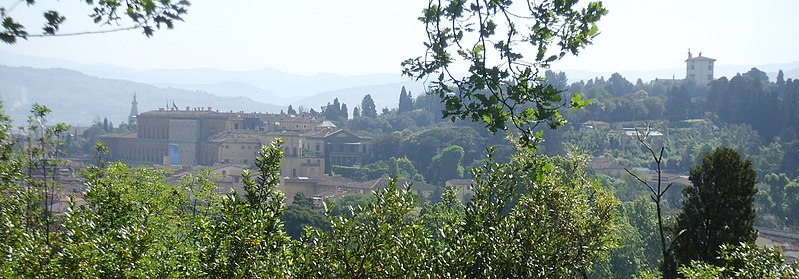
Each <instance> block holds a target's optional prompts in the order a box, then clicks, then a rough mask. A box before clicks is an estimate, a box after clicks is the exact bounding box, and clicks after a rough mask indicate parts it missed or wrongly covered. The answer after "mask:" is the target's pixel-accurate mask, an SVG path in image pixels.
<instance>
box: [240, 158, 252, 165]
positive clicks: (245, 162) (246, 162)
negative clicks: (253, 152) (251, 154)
mask: <svg viewBox="0 0 799 279" xmlns="http://www.w3.org/2000/svg"><path fill="white" fill-rule="evenodd" d="M241 162H242V163H244V164H245V165H247V164H249V163H250V160H247V159H244V160H241Z"/></svg>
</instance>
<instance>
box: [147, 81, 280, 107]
mask: <svg viewBox="0 0 799 279" xmlns="http://www.w3.org/2000/svg"><path fill="white" fill-rule="evenodd" d="M155 85H156V86H158V87H164V88H178V89H184V90H190V91H198V90H199V91H203V92H207V93H210V94H213V95H217V96H220V97H245V98H250V99H253V100H255V101H256V102H261V103H267V104H273V105H280V106H288V105H287V103H288V101H287V99H286V96H280V95H277V94H274V93H272V92H269V91H266V90H263V89H261V88H259V87H255V86H252V85H249V84H246V83H240V82H235V81H227V82H221V83H214V84H177V83H159V84H155Z"/></svg>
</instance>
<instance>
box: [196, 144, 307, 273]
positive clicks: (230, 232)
mask: <svg viewBox="0 0 799 279" xmlns="http://www.w3.org/2000/svg"><path fill="white" fill-rule="evenodd" d="M281 145H282V141H281V140H277V141H276V142H275V143H273V144H272V145H271V146H263V148H262V149H261V151H260V152H259V156H258V157H257V158H256V163H255V165H256V166H257V167H258V171H259V173H260V174H259V176H258V177H257V178H255V179H253V178H252V176H251V174H250V172H249V171H245V172H244V173H243V174H242V176H243V180H242V182H243V184H244V196H243V197H242V196H239V195H238V194H236V193H235V192H234V191H231V192H230V193H228V194H227V195H225V196H224V197H222V198H221V199H219V200H215V201H214V204H213V205H212V207H211V214H210V215H211V217H213V218H211V221H206V222H203V223H202V225H201V226H200V228H199V230H200V231H199V233H198V234H197V235H195V236H194V237H196V238H197V239H196V240H195V241H197V245H198V247H199V250H200V251H198V256H199V261H198V262H199V263H200V265H201V266H200V271H201V273H202V274H207V275H208V276H210V277H212V278H274V277H287V276H289V275H290V274H291V265H290V264H289V263H290V262H291V254H290V251H289V247H290V244H291V240H290V238H289V236H288V235H287V234H286V232H285V230H284V226H283V222H282V221H281V220H280V216H281V215H282V214H283V212H284V210H285V205H284V199H285V197H284V196H283V193H282V192H280V191H279V190H278V189H277V185H278V183H279V181H280V158H282V157H283V152H282V151H281Z"/></svg>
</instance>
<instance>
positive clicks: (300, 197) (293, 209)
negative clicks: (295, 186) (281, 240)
mask: <svg viewBox="0 0 799 279" xmlns="http://www.w3.org/2000/svg"><path fill="white" fill-rule="evenodd" d="M281 219H282V220H283V222H285V224H286V233H287V234H288V235H289V236H291V238H292V239H295V240H299V239H300V238H301V237H302V234H303V231H304V230H305V227H311V228H316V229H322V228H325V225H326V223H325V215H324V213H323V212H321V211H320V210H315V209H314V208H313V199H311V197H306V196H305V193H303V192H297V194H296V195H294V201H292V202H291V205H289V206H288V207H287V208H286V212H284V214H283V216H282V217H281Z"/></svg>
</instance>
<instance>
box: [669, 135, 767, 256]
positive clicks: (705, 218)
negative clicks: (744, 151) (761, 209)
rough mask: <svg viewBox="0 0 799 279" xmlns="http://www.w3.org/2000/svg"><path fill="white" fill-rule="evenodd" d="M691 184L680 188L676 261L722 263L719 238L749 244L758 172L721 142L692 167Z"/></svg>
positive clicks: (751, 237) (755, 233) (723, 240)
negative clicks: (680, 208)
mask: <svg viewBox="0 0 799 279" xmlns="http://www.w3.org/2000/svg"><path fill="white" fill-rule="evenodd" d="M689 179H690V180H691V182H692V183H693V186H692V187H687V188H685V189H684V190H683V195H684V196H685V198H684V202H683V207H682V211H681V212H680V213H679V214H678V215H677V227H676V231H677V234H678V236H677V237H676V239H675V242H674V254H675V257H676V261H677V263H679V264H685V265H687V264H690V263H691V261H693V260H699V261H703V262H706V263H709V264H715V265H720V264H722V262H721V261H720V260H719V251H720V250H719V249H720V247H721V245H722V244H738V243H749V244H753V243H754V242H755V238H757V232H756V231H755V229H754V228H753V227H752V226H753V225H754V222H755V208H754V201H755V194H756V193H757V188H755V179H756V173H755V171H754V170H753V169H752V162H750V161H748V160H745V159H742V158H741V156H740V155H739V154H738V152H737V151H735V150H734V149H732V148H727V147H720V148H717V149H716V150H714V151H713V152H712V153H708V154H706V155H705V157H704V159H703V160H702V164H701V165H699V166H697V167H694V168H693V169H691V175H690V177H689Z"/></svg>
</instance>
